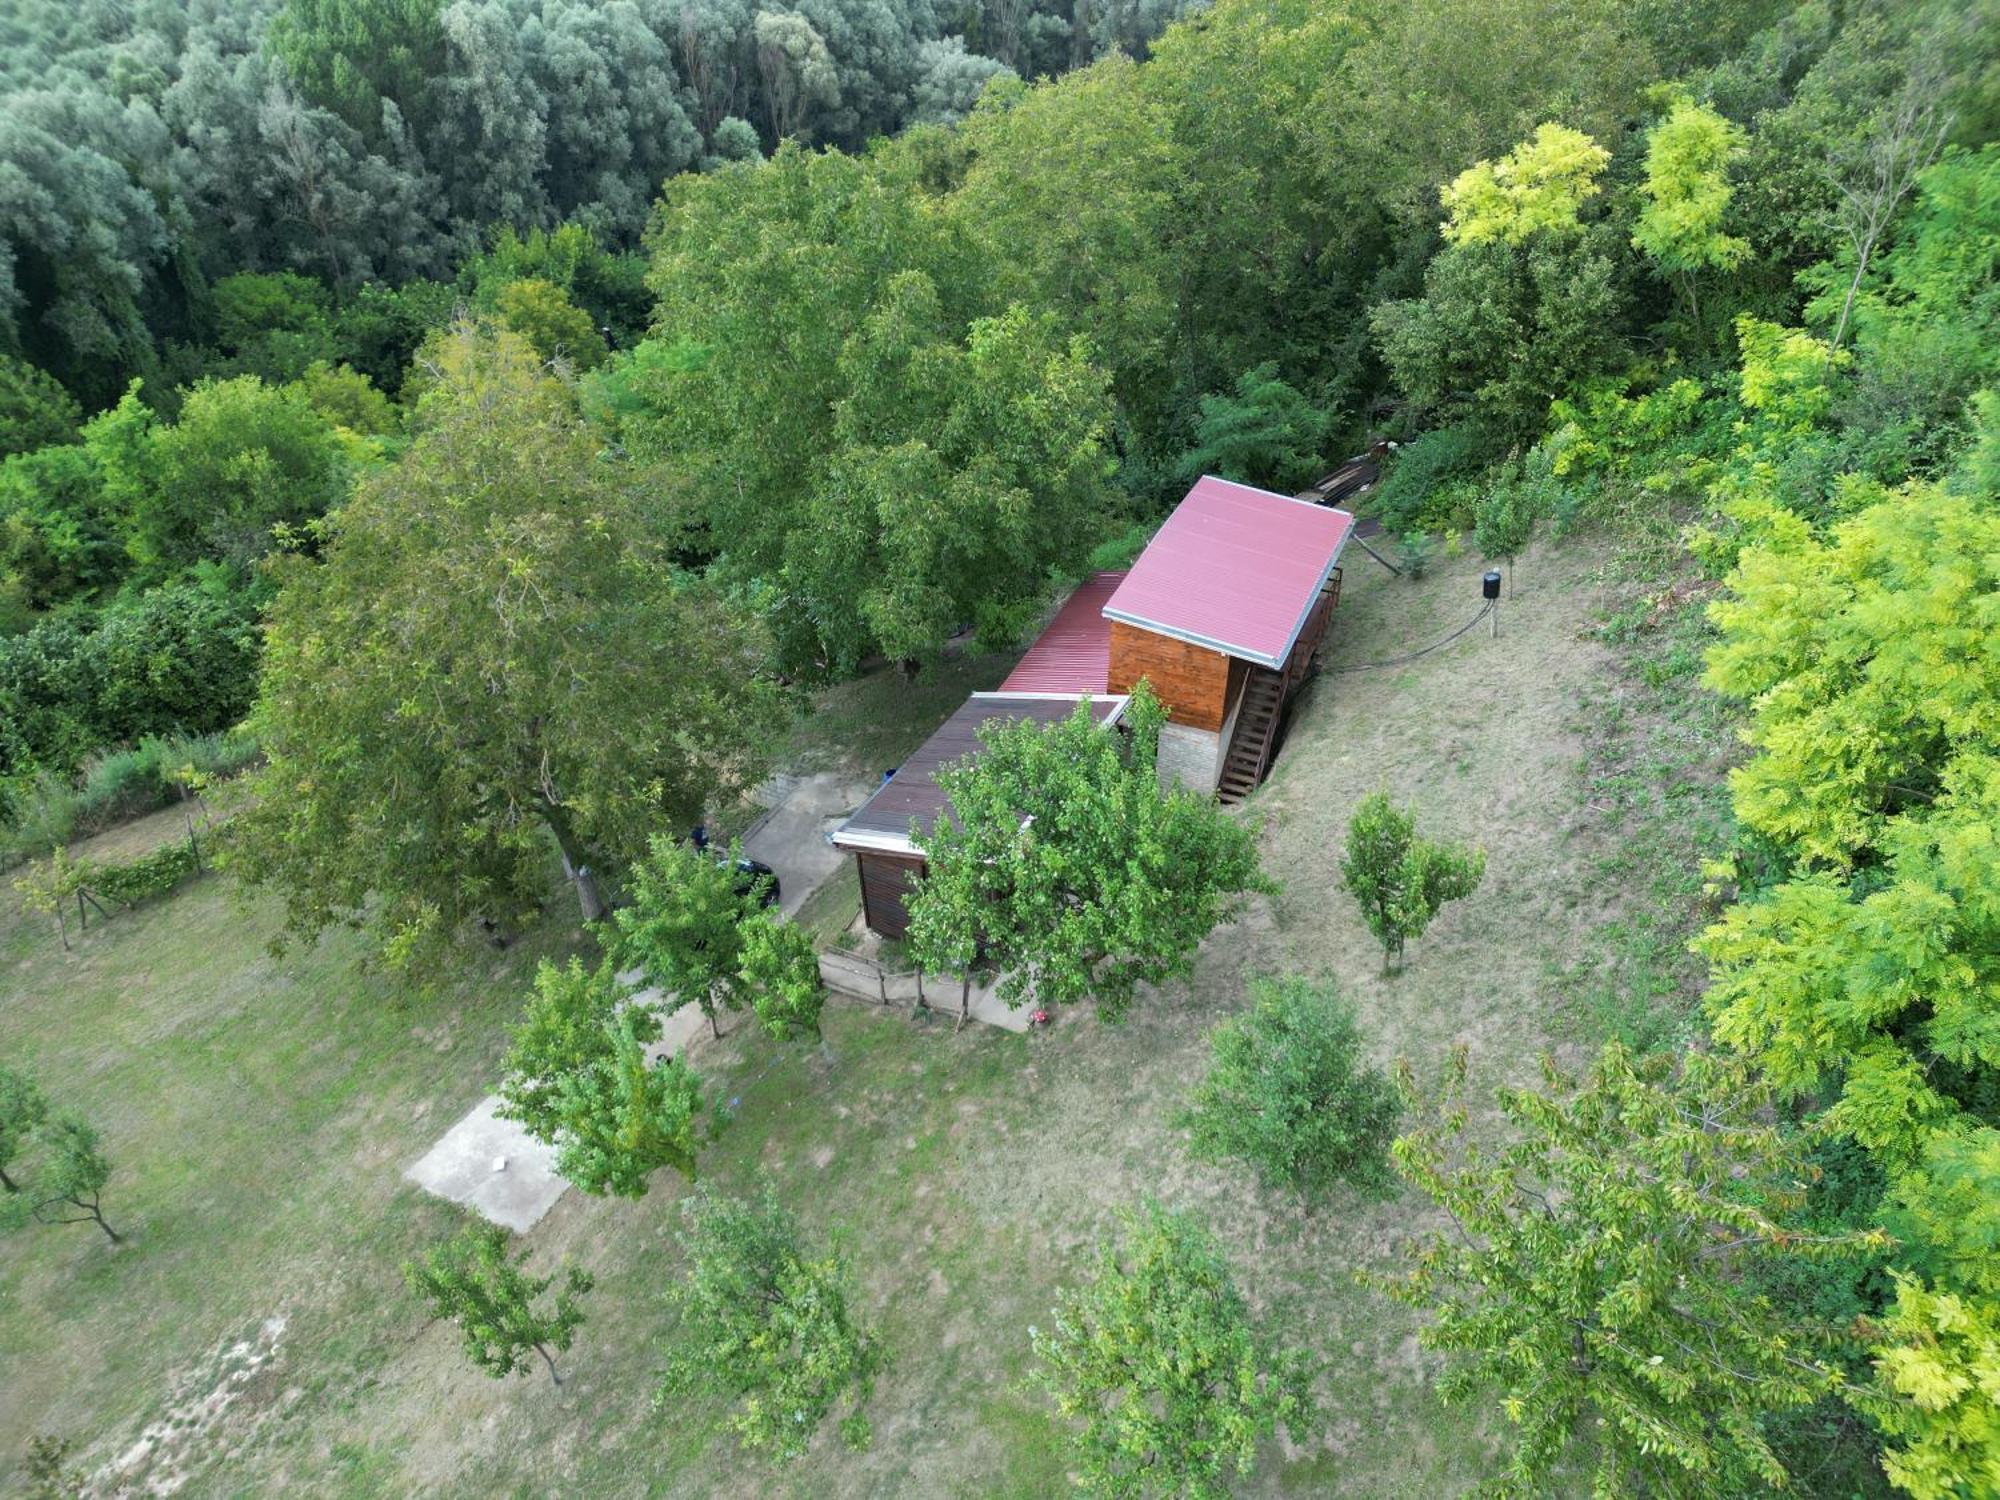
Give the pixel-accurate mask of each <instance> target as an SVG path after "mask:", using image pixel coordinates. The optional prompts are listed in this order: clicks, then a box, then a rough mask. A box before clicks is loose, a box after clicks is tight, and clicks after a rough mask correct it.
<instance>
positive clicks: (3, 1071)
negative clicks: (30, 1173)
mask: <svg viewBox="0 0 2000 1500" xmlns="http://www.w3.org/2000/svg"><path fill="white" fill-rule="evenodd" d="M48 1117H49V1103H48V1100H47V1099H45V1098H43V1097H42V1091H41V1089H40V1087H38V1086H37V1085H36V1083H35V1080H34V1079H33V1078H32V1077H30V1076H29V1075H28V1074H26V1073H21V1072H17V1071H15V1070H14V1069H13V1068H0V1189H4V1190H5V1191H7V1192H9V1193H18V1192H20V1191H21V1185H20V1184H19V1183H18V1182H16V1181H15V1180H14V1179H13V1178H11V1177H9V1176H8V1175H7V1169H8V1168H9V1167H11V1166H13V1164H14V1160H15V1158H16V1157H18V1156H20V1154H21V1153H22V1151H23V1150H25V1149H26V1147H27V1145H28V1142H29V1141H30V1140H31V1139H32V1138H33V1137H34V1134H35V1132H36V1131H37V1130H39V1129H41V1127H42V1123H43V1121H45V1120H47V1119H48Z"/></svg>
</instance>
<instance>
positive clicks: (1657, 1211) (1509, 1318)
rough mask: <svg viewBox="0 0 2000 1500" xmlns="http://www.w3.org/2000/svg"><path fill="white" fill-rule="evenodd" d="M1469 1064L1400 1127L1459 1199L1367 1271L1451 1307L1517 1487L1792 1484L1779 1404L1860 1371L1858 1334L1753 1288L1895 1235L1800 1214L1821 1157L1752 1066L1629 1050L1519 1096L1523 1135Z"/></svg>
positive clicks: (1428, 1179)
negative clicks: (1751, 1279)
mask: <svg viewBox="0 0 2000 1500" xmlns="http://www.w3.org/2000/svg"><path fill="white" fill-rule="evenodd" d="M1464 1067H1465V1059H1464V1053H1463V1051H1461V1052H1460V1053H1459V1054H1458V1056H1457V1058H1456V1059H1455V1061H1454V1065H1453V1072H1452V1076H1451V1079H1450V1081H1449V1082H1448V1084H1447V1086H1446V1088H1445V1090H1444V1091H1443V1093H1442V1094H1441V1095H1439V1096H1438V1097H1437V1098H1435V1099H1432V1100H1428V1101H1426V1100H1423V1099H1421V1098H1419V1096H1418V1091H1417V1089H1416V1087H1415V1085H1414V1083H1413V1082H1412V1081H1411V1079H1410V1078H1409V1076H1408V1073H1407V1070H1405V1075H1404V1078H1403V1079H1402V1084H1403V1087H1404V1090H1405V1093H1406V1097H1408V1098H1409V1099H1410V1101H1411V1103H1412V1104H1413V1105H1414V1106H1421V1107H1422V1108H1423V1110H1424V1114H1423V1116H1422V1118H1421V1119H1420V1120H1419V1122H1418V1124H1417V1125H1416V1127H1415V1128H1414V1129H1413V1130H1411V1131H1410V1132H1409V1133H1407V1134H1406V1135H1404V1136H1403V1137H1402V1139H1400V1140H1399V1141H1397V1143H1396V1147H1395V1160H1396V1165H1397V1169H1398V1170H1399V1171H1400V1172H1401V1173H1402V1174H1403V1176H1404V1177H1405V1178H1407V1179H1408V1180H1409V1181H1410V1182H1411V1183H1412V1184H1414V1185H1415V1186H1416V1187H1418V1188H1420V1189H1421V1190H1422V1191H1423V1192H1424V1193H1425V1194H1426V1195H1427V1196H1428V1197H1430V1198H1431V1199H1432V1200H1433V1201H1434V1202H1435V1203H1437V1205H1438V1206H1439V1207H1440V1208H1441V1209H1443V1210H1444V1212H1445V1213H1446V1214H1448V1215H1449V1216H1450V1218H1451V1220H1452V1223H1453V1230H1452V1232H1450V1233H1445V1232H1441V1231H1440V1232H1433V1233H1430V1234H1426V1235H1423V1236H1420V1237H1419V1238H1417V1239H1415V1240H1414V1241H1412V1243H1411V1245H1410V1252H1409V1253H1410V1260H1411V1268H1410V1270H1409V1271H1408V1272H1407V1273H1406V1274H1405V1275H1403V1276H1400V1277H1376V1276H1368V1277H1364V1280H1366V1281H1368V1282H1369V1283H1370V1284H1373V1285H1375V1286H1378V1287H1379V1288H1381V1289H1382V1290H1385V1291H1387V1292H1388V1293H1389V1294H1390V1295H1391V1296H1393V1297H1394V1298H1396V1300H1398V1301H1400V1302H1403V1303H1406V1304H1407V1305H1409V1306H1411V1307H1415V1308H1417V1309H1419V1310H1421V1311H1423V1312H1426V1313H1428V1314H1429V1315H1430V1318H1431V1321H1430V1322H1429V1324H1428V1325H1427V1326H1426V1327H1425V1328H1424V1329H1423V1330H1422V1332H1421V1333H1420V1334H1419V1335H1418V1337H1419V1340H1420V1342H1421V1343H1422V1344H1423V1345H1424V1346H1425V1347H1426V1348H1430V1349H1438V1350H1443V1351H1445V1352H1446V1354H1447V1356H1448V1359H1449V1365H1448V1369H1447V1372H1446V1374H1445V1376H1444V1377H1443V1379H1441V1380H1440V1382H1439V1385H1438V1389H1439V1393H1440V1394H1441V1395H1442V1396H1443V1397H1444V1398H1445V1399H1446V1400H1447V1401H1458V1400H1464V1399H1470V1398H1475V1397H1484V1396H1485V1395H1487V1394H1488V1393H1492V1394H1494V1395H1497V1397H1498V1400H1499V1403H1500V1407H1501V1410H1502V1411H1504V1412H1505V1413H1506V1416H1507V1419H1508V1421H1509V1422H1510V1423H1511V1424H1512V1425H1513V1428H1514V1436H1513V1438H1512V1441H1511V1443H1510V1445H1509V1452H1508V1453H1507V1456H1506V1468H1505V1472H1504V1474H1503V1475H1502V1476H1500V1479H1499V1483H1498V1484H1496V1485H1495V1490H1496V1492H1497V1493H1502V1494H1509V1495H1523V1496H1526V1495H1541V1494H1546V1493H1547V1492H1548V1487H1549V1485H1550V1484H1551V1483H1553V1482H1554V1476H1555V1475H1556V1474H1557V1473H1558V1472H1559V1471H1561V1470H1563V1469H1564V1468H1567V1467H1570V1466H1573V1465H1582V1466H1585V1467H1587V1469H1588V1471H1589V1473H1590V1475H1591V1483H1592V1486H1593V1489H1594V1491H1595V1492H1596V1493H1599V1494H1626V1493H1645V1494H1649V1495H1662V1496H1678V1495H1684V1496H1688V1497H1698V1496H1707V1495H1714V1494H1742V1493H1746V1492H1748V1491H1750V1490H1761V1489H1764V1488H1767V1487H1769V1488H1781V1487H1782V1486H1783V1485H1784V1483H1785V1479H1786V1476H1785V1473H1784V1470H1783V1469H1782V1468H1781V1467H1780V1465H1779V1463H1778V1461H1777V1459H1776V1457H1775V1456H1774V1454H1773V1453H1772V1450H1771V1446H1770V1443H1769V1441H1768V1440H1767V1438H1766V1436H1765V1433H1764V1430H1763V1427H1762V1419H1763V1418H1765V1417H1766V1416H1768V1415H1769V1414H1772V1413H1776V1412H1783V1411H1789V1410H1794V1409H1797V1408H1801V1407H1805V1406H1809V1405H1811V1404H1812V1403H1813V1402H1814V1401H1816V1400H1818V1399H1819V1398H1820V1397H1821V1396H1823V1395H1825V1394H1827V1393H1829V1392H1831V1391H1833V1390H1834V1389H1836V1388H1837V1387H1838V1386H1839V1385H1840V1383H1841V1375H1840V1370H1839V1366H1838V1364H1837V1363H1835V1362H1834V1361H1832V1360H1831V1359H1829V1358H1826V1357H1824V1355H1825V1353H1826V1352H1830V1350H1831V1348H1832V1346H1833V1343H1834V1340H1835V1338H1836V1331H1835V1330H1830V1329H1822V1328H1816V1327H1814V1326H1812V1325H1810V1324H1809V1323H1805V1322H1801V1321H1799V1320H1798V1319H1796V1318H1794V1317H1792V1316H1790V1315H1789V1314H1788V1313H1787V1312H1785V1311H1783V1310H1781V1309H1779V1308H1777V1307H1775V1306H1774V1305H1773V1304H1772V1302H1771V1301H1770V1299H1769V1298H1767V1297H1765V1296H1763V1295H1761V1294H1759V1293H1757V1292H1755V1291H1753V1290H1752V1289H1751V1287H1750V1286H1749V1285H1747V1284H1746V1283H1745V1281H1744V1280H1743V1279H1742V1276H1741V1274H1740V1273H1741V1272H1742V1270H1743V1269H1744V1268H1745V1267H1747V1266H1749V1265H1751V1264H1753V1263H1760V1262H1764V1263H1768V1262H1782V1261H1785V1260H1788V1259H1791V1258H1795V1257H1805V1258H1827V1257H1834V1256H1840V1255H1844V1254H1848V1253H1853V1252H1857V1251H1859V1250H1861V1249H1863V1248H1867V1247H1873V1246H1879V1245H1881V1244H1884V1243H1886V1239H1885V1237H1884V1236H1883V1235H1881V1234H1880V1232H1879V1231H1865V1232H1859V1233H1843V1234H1828V1235H1822V1234H1814V1233H1809V1232H1806V1231H1802V1230H1799V1229H1796V1228H1793V1227H1790V1226H1789V1224H1788V1223H1787V1222H1785V1220H1784V1219H1783V1217H1782V1215H1783V1213H1784V1211H1785V1209H1786V1208H1787V1207H1788V1206H1796V1204H1797V1203H1798V1201H1799V1198H1800V1195H1801V1188H1800V1184H1802V1183H1804V1182H1806V1181H1808V1180H1809V1179H1810V1176H1811V1169H1810V1168H1809V1167H1808V1166H1807V1165H1806V1163H1805V1162H1804V1161H1803V1159H1802V1156H1801V1147H1802V1143H1801V1142H1800V1141H1799V1140H1798V1139H1797V1138H1796V1137H1788V1136H1787V1135H1786V1134H1785V1133H1784V1132H1782V1131H1780V1130H1779V1129H1778V1128H1776V1127H1775V1126H1773V1125H1772V1124H1770V1123H1769V1114H1768V1111H1769V1103H1770V1093H1769V1090H1768V1089H1767V1088H1766V1087H1764V1086H1763V1085H1762V1084H1761V1083H1760V1082H1759V1081H1758V1080H1757V1077H1756V1075H1755V1074H1754V1073H1753V1072H1752V1071H1751V1070H1750V1069H1749V1068H1748V1067H1747V1066H1746V1065H1745V1064H1743V1063H1742V1062H1741V1061H1740V1060H1736V1059H1730V1058H1724V1057H1715V1056H1708V1055H1704V1054H1701V1053H1690V1054H1687V1055H1686V1056H1685V1057H1684V1058H1682V1059H1678V1060H1677V1059H1676V1058H1674V1057H1673V1056H1671V1055H1667V1054H1659V1055H1655V1056H1653V1057H1650V1058H1645V1059H1635V1058H1634V1057H1633V1056H1632V1055H1631V1054H1630V1053H1628V1052H1627V1051H1625V1049H1624V1048H1622V1047H1620V1046H1618V1045H1616V1044H1613V1045H1612V1046H1609V1047H1607V1048H1605V1049H1604V1051H1603V1052H1602V1053H1601V1054H1600V1055H1599V1056H1598V1058H1597V1060H1596V1061H1595V1062H1594V1063H1593V1064H1592V1065H1591V1067H1590V1069H1589V1070H1588V1071H1587V1072H1586V1073H1585V1075H1584V1076H1583V1078H1582V1079H1581V1080H1575V1079H1571V1078H1569V1077H1566V1076H1565V1075H1563V1074H1562V1073H1561V1072H1559V1071H1558V1070H1557V1069H1556V1067H1555V1065H1554V1064H1553V1063H1552V1062H1551V1063H1547V1064H1545V1074H1546V1089H1545V1091H1540V1092H1538V1091H1535V1090H1530V1089H1503V1090H1501V1091H1499V1095H1498V1097H1499V1102H1500V1107H1501V1110H1502V1112H1503V1113H1504V1114H1505V1116H1506V1118H1507V1121H1508V1130H1509V1134H1510V1135H1511V1136H1512V1137H1514V1142H1513V1144H1511V1145H1507V1146H1504V1147H1501V1148H1498V1149H1494V1148H1490V1147H1487V1146H1484V1145H1482V1144H1480V1143H1478V1142H1476V1141H1474V1140H1472V1139H1470V1138H1469V1137H1468V1132H1467V1125H1468V1121H1469V1112H1468V1108H1467V1105H1466V1103H1465V1101H1464V1100H1463V1098H1462V1097H1461V1096H1460V1094H1459V1087H1460V1085H1461V1084H1462V1082H1463V1077H1464Z"/></svg>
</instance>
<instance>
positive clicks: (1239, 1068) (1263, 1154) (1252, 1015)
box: [1176, 975, 1402, 1201]
mask: <svg viewBox="0 0 2000 1500" xmlns="http://www.w3.org/2000/svg"><path fill="white" fill-rule="evenodd" d="M1250 997H1251V1008H1250V1009H1249V1010H1248V1011H1246V1012H1244V1013H1243V1014H1241V1015H1237V1016H1231V1017H1230V1018H1229V1019H1228V1020H1226V1021H1223V1022H1222V1023H1221V1024H1220V1025H1218V1026H1217V1027H1216V1028H1215V1030H1214V1031H1213V1032H1211V1033H1210V1034H1209V1050H1210V1054H1211V1055H1210V1060H1209V1066H1208V1072H1207V1073H1206V1074H1205V1075H1204V1076H1203V1078H1202V1080H1201V1082H1199V1083H1198V1084H1196V1085H1195V1087H1194V1090H1193V1092H1192V1093H1190V1095H1189V1096H1188V1102H1187V1107H1186V1108H1185V1109H1184V1110H1183V1111H1182V1112H1181V1114H1180V1116H1179V1117H1178V1118H1177V1120H1176V1123H1177V1124H1179V1125H1180V1126H1181V1127H1182V1128H1184V1129H1185V1130H1187V1131H1188V1136H1189V1139H1188V1146H1189V1149H1190V1150H1191V1151H1192V1152H1193V1154H1194V1155H1195V1156H1197V1157H1200V1158H1202V1159H1204V1160H1207V1161H1219V1160H1225V1159H1229V1160H1236V1161H1240V1162H1242V1163H1244V1164H1245V1165H1247V1166H1249V1167H1250V1168H1251V1169H1252V1170H1253V1171H1255V1172H1256V1174H1257V1176H1258V1179H1259V1180H1260V1181H1261V1182H1263V1184H1264V1185H1265V1186H1266V1187H1280V1186H1282V1187H1289V1188H1291V1189H1293V1190H1295V1191H1296V1192H1298V1193H1299V1194H1300V1195H1301V1196H1302V1197H1304V1198H1306V1199H1307V1200H1308V1201H1312V1200H1316V1199H1319V1198H1322V1197H1324V1196H1325V1195H1326V1194H1327V1193H1328V1192H1330V1191H1331V1190H1332V1189H1333V1188H1335V1187H1336V1186H1337V1185H1339V1184H1340V1183H1343V1182H1345V1183H1351V1184H1353V1185H1354V1186H1356V1187H1359V1188H1362V1189H1364V1190H1374V1189H1377V1188H1380V1187H1381V1186H1383V1185H1384V1184H1385V1183H1386V1182H1387V1181H1388V1180H1390V1176H1391V1174H1390V1172H1389V1141H1390V1138H1391V1137H1392V1136H1393V1135H1394V1134H1395V1131H1396V1120H1397V1118H1398V1116H1399V1115H1400V1114H1401V1113H1402V1106H1401V1104H1400V1102H1399V1101H1398V1099H1397V1097H1396V1091H1395V1088H1394V1086H1393V1085H1392V1084H1391V1083H1390V1081H1389V1079H1388V1077H1387V1076H1386V1075H1384V1074H1383V1073H1382V1071H1381V1070H1380V1069H1379V1068H1375V1067H1371V1066H1370V1065H1369V1064H1368V1062H1367V1059H1366V1057H1365V1056H1364V1055H1363V1053H1362V1048H1361V1035H1360V1031H1359V1029H1358V1028H1357V1027H1356V1025H1355V1022H1354V1007H1353V1005H1352V1004H1351V1003H1349V1002H1347V1001H1344V1000H1342V999H1341V998H1340V996H1339V994H1338V993H1337V992H1336V991H1335V989H1334V988H1333V986H1332V985H1331V984H1330V983H1315V982H1313V981H1312V980H1309V979H1305V978H1302V977H1300V976H1298V975H1290V976H1287V977H1285V978H1282V979H1270V978H1263V979H1253V980H1251V981H1250Z"/></svg>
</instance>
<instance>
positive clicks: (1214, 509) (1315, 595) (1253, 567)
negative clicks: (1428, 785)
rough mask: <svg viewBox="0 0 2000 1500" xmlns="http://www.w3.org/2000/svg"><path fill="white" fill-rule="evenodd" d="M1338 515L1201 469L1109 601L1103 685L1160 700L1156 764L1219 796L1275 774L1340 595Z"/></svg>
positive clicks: (1346, 524) (1344, 533) (1346, 529)
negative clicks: (1288, 719)
mask: <svg viewBox="0 0 2000 1500" xmlns="http://www.w3.org/2000/svg"><path fill="white" fill-rule="evenodd" d="M1353 530H1354V517H1353V516H1351V515H1349V514H1348V513H1347V512H1346V511H1344V510H1335V509H1332V508H1330V507H1327V506H1324V505H1315V504H1312V503H1311V502H1309V501H1305V500H1294V499H1292V498H1291V497H1290V496H1287V495H1274V494H1272V493H1271V492H1270V491H1268V490H1260V489H1254V488H1252V487H1251V486H1249V485H1247V484H1236V483H1234V482H1232V481H1230V480H1227V479H1216V478H1213V477H1208V478H1204V479H1202V480H1201V481H1200V482H1199V483H1197V484H1196V485H1195V487H1194V488H1193V489H1191V490H1189V491H1188V493H1187V497H1186V498H1185V499H1183V500H1182V501H1181V503H1180V504H1179V505H1178V506H1177V507H1175V509H1174V513H1173V514H1172V515H1171V516H1169V517H1167V520H1166V523H1165V524H1164V525H1163V526H1161V527H1160V529H1159V530H1158V531H1157V532H1156V533H1154V535H1153V539H1152V541H1151V542H1149V543H1147V545H1146V550H1145V551H1144V552H1143V553H1141V554H1140V556H1139V559H1138V561H1137V562H1135V563H1134V564H1133V565H1132V569H1131V571H1130V572H1129V573H1128V574H1127V575H1126V577H1125V579H1124V581H1123V582H1122V583H1120V584H1119V585H1118V587H1117V589H1116V590H1114V591H1113V593H1112V595H1111V597H1110V598H1109V599H1108V600H1107V601H1106V602H1105V605H1104V615H1105V618H1106V619H1108V620H1109V621H1110V622H1111V640H1110V645H1111V659H1110V674H1109V676H1108V678H1107V680H1106V684H1105V686H1106V689H1107V691H1110V692H1113V693H1129V692H1131V690H1132V689H1133V687H1135V686H1136V685H1137V684H1138V681H1139V679H1140V678H1142V677H1144V678H1147V679H1148V680H1149V681H1150V682H1151V683H1152V686H1153V692H1154V693H1155V694H1156V695H1157V696H1158V697H1159V699H1160V701H1161V703H1163V704H1164V705H1165V706H1166V709H1167V725H1166V728H1165V729H1164V730H1163V731H1162V733H1161V736H1160V773H1161V775H1162V776H1168V777H1173V778H1175V779H1177V780H1179V781H1180V782H1182V783H1183V784H1185V785H1187V786H1191V787H1195V788H1198V789H1200V790H1203V791H1211V790H1212V791H1214V792H1215V793H1216V794H1217V796H1219V797H1220V798H1221V799H1222V800H1223V801H1224V802H1235V801H1239V800H1241V799H1242V798H1243V797H1245V796H1247V795H1248V794H1249V793H1250V792H1251V791H1252V790H1254V789H1255V788H1256V787H1257V786H1258V785H1259V784H1260V783H1261V782H1262V781H1263V779H1264V776H1265V773H1266V772H1268V771H1269V770H1270V767H1271V757H1272V754H1273V753H1274V752H1275V750H1276V749H1277V742H1278V735H1279V732H1280V730H1281V729H1282V728H1283V725H1284V722H1285V715H1286V713H1287V711H1288V709H1289V708H1290V706H1291V701H1292V698H1293V695H1294V694H1296V693H1297V692H1298V690H1299V688H1300V686H1301V685H1302V684H1303V683H1304V682H1305V680H1306V678H1307V677H1308V676H1309V675H1311V672H1312V669H1313V664H1314V659H1315V658H1316V656H1317V655H1318V653H1319V648H1320V643H1321V642H1322V641H1323V640H1324V639H1325V637H1326V630H1327V626H1328V624H1329V623H1330V622H1331V620H1332V618H1333V610H1334V606H1335V605H1336V604H1337V603H1338V602H1339V599H1340V554H1341V550H1342V549H1343V548H1344V547H1345V546H1346V545H1347V539H1348V537H1349V536H1350V535H1351V534H1352V533H1353Z"/></svg>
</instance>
